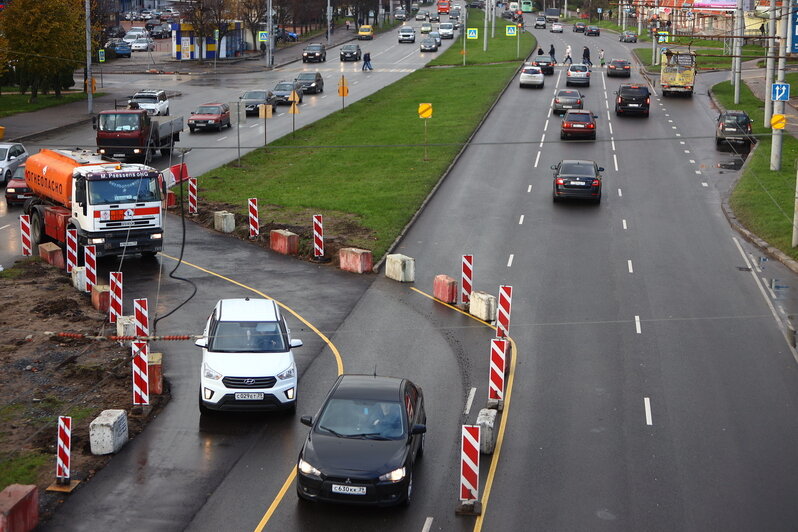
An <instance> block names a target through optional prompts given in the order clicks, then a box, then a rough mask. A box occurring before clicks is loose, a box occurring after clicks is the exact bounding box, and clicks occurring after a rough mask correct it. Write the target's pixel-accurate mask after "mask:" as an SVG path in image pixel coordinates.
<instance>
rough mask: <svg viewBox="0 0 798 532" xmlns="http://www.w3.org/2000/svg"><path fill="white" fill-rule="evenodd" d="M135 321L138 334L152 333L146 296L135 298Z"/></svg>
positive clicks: (146, 334)
mask: <svg viewBox="0 0 798 532" xmlns="http://www.w3.org/2000/svg"><path fill="white" fill-rule="evenodd" d="M133 321H134V322H135V326H136V336H149V335H150V317H149V312H148V310H147V298H146V297H145V298H142V299H134V300H133Z"/></svg>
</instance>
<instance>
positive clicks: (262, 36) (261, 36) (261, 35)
mask: <svg viewBox="0 0 798 532" xmlns="http://www.w3.org/2000/svg"><path fill="white" fill-rule="evenodd" d="M268 40H269V32H268V31H259V32H258V42H265V41H268Z"/></svg>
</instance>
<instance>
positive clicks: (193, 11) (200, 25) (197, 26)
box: [180, 0, 216, 61]
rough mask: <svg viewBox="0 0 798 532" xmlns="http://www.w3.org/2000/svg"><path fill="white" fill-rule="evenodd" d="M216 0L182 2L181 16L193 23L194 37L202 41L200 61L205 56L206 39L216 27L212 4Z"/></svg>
mask: <svg viewBox="0 0 798 532" xmlns="http://www.w3.org/2000/svg"><path fill="white" fill-rule="evenodd" d="M215 1H216V0H193V1H191V2H188V1H185V2H182V3H181V4H180V13H181V16H182V17H183V19H184V20H185V21H186V22H188V23H189V24H191V28H192V29H193V30H194V37H195V39H197V40H199V42H200V51H201V53H200V54H199V59H200V61H202V58H203V57H205V54H204V50H205V41H206V40H207V39H208V37H210V36H212V35H213V30H214V29H215V26H214V22H213V17H212V12H211V5H210V4H211V3H212V2H215Z"/></svg>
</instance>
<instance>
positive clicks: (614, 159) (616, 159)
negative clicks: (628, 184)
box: [612, 153, 618, 172]
mask: <svg viewBox="0 0 798 532" xmlns="http://www.w3.org/2000/svg"><path fill="white" fill-rule="evenodd" d="M612 160H613V162H614V163H615V171H616V172H617V171H618V156H617V155H616V154H614V153H613V154H612Z"/></svg>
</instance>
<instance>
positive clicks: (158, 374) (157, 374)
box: [147, 353, 163, 395]
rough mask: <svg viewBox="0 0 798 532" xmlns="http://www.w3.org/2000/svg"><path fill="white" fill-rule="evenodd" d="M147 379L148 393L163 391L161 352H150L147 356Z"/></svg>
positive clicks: (158, 393) (157, 393) (160, 392)
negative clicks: (148, 384)
mask: <svg viewBox="0 0 798 532" xmlns="http://www.w3.org/2000/svg"><path fill="white" fill-rule="evenodd" d="M147 380H148V381H149V383H150V395H161V394H162V393H163V353H150V355H149V356H148V357H147Z"/></svg>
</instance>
